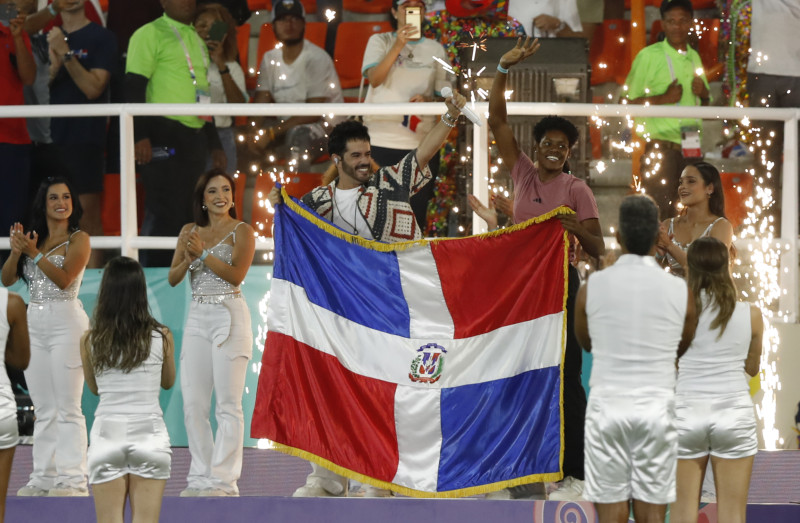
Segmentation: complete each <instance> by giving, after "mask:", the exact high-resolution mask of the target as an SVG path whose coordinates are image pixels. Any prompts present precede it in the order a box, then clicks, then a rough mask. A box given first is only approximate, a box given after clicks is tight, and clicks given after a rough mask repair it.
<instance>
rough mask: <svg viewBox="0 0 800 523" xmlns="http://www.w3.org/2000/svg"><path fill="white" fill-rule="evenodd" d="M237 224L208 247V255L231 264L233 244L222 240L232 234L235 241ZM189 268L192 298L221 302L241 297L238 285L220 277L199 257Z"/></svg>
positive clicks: (201, 300) (197, 300) (200, 301)
mask: <svg viewBox="0 0 800 523" xmlns="http://www.w3.org/2000/svg"><path fill="white" fill-rule="evenodd" d="M241 223H244V222H239V224H241ZM239 224H237V225H236V227H234V228H233V230H232V231H231V232H229V233H228V234H227V235H225V237H224V238H222V239H221V240H220V241H219V243H217V244H216V245H215V246H213V247H211V248H210V249H208V252H209V254H210V255H214V256H216V257H217V258H219V259H220V260H222V261H224V262H225V263H227V264H228V265H230V264H231V262H232V261H233V245H229V244H227V243H224V242H225V240H227V239H228V237H229V236H233V241H234V242H236V229H237V228H238V227H239ZM189 270H190V271H191V281H192V300H194V301H196V302H198V303H222V302H224V301H226V300H233V299H236V298H241V297H242V291H240V290H239V287H238V286H236V285H232V284H231V283H230V282H227V281H225V280H223V279H222V278H220V277H219V276H218V275H217V274H216V273H215V272H214V271H212V270H211V269H209V268H208V267H206V264H205V263H203V262H202V261H200V260H199V259H198V260H195V261H194V262H192V264H191V265H190V266H189Z"/></svg>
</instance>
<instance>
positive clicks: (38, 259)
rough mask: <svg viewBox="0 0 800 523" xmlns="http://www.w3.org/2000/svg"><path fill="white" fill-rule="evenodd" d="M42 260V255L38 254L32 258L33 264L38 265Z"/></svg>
mask: <svg viewBox="0 0 800 523" xmlns="http://www.w3.org/2000/svg"><path fill="white" fill-rule="evenodd" d="M42 258H44V254H42V253H41V252H40V253H39V254H37V255H36V256H34V257H33V264H34V265H39V262H40V261H42Z"/></svg>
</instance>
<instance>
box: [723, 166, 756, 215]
mask: <svg viewBox="0 0 800 523" xmlns="http://www.w3.org/2000/svg"><path fill="white" fill-rule="evenodd" d="M719 176H720V178H722V192H723V194H724V195H725V217H726V218H728V221H729V222H731V225H733V228H734V229H735V228H736V227H738V226H740V225H741V224H742V222H743V221H744V219H745V218H747V206H746V205H745V202H747V199H748V198H750V197H751V196H752V195H753V176H752V175H750V174H748V173H720V175H719Z"/></svg>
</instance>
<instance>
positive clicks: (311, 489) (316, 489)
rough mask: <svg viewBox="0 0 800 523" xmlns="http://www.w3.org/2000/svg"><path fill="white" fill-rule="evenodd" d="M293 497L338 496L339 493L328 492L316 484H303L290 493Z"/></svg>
mask: <svg viewBox="0 0 800 523" xmlns="http://www.w3.org/2000/svg"><path fill="white" fill-rule="evenodd" d="M292 497H293V498H338V497H341V495H336V494H332V493H330V492H328V491H327V490H325V489H324V488H322V487H320V486H318V485H303V486H302V487H300V488H299V489H297V490H295V491H294V494H292Z"/></svg>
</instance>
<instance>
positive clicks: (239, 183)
mask: <svg viewBox="0 0 800 523" xmlns="http://www.w3.org/2000/svg"><path fill="white" fill-rule="evenodd" d="M231 176H233V184H234V185H235V187H234V197H233V205H234V206H235V207H236V216H238V217H240V218H241V216H242V212H243V209H244V190H245V184H246V183H247V175H245V174H244V173H241V172H239V173H233V174H231Z"/></svg>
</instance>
